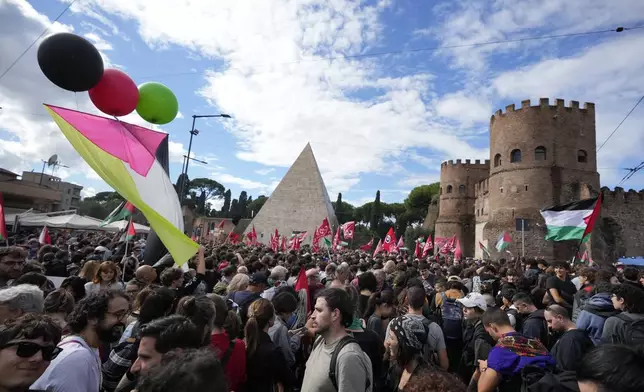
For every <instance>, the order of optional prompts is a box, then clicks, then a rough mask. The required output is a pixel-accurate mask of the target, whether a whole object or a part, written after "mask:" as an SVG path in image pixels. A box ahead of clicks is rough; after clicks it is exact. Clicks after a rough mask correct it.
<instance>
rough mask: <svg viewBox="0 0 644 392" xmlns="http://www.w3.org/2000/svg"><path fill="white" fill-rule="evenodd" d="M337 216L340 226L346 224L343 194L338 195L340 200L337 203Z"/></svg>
mask: <svg viewBox="0 0 644 392" xmlns="http://www.w3.org/2000/svg"><path fill="white" fill-rule="evenodd" d="M335 216H336V217H337V218H338V222H340V224H342V223H344V219H343V213H342V193H338V200H336V201H335Z"/></svg>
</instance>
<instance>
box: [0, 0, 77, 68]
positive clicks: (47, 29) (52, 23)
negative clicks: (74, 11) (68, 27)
mask: <svg viewBox="0 0 644 392" xmlns="http://www.w3.org/2000/svg"><path fill="white" fill-rule="evenodd" d="M75 2H76V0H72V1H71V2H70V3H69V5H68V6H67V8H65V9H64V10H63V12H61V13H60V14H59V15H58V16H57V17H56V19H54V21H53V22H51V24H50V25H49V26H47V28H46V29H45V31H43V32H42V33H41V34H40V35H39V36H38V37H36V39H35V40H34V42H32V43H31V44H30V45H29V46H27V49H25V50H24V51H23V52H22V53H20V56H18V58H17V59H15V60H14V62H13V63H11V65H10V66H9V68H7V69H5V70H4V72H2V75H0V80H2V78H4V76H5V75H6V74H8V73H9V71H11V70H12V69H13V67H14V66H15V65H16V64H18V61H20V59H22V58H23V57H24V56H25V54H27V52H28V51H29V49H31V48H32V47H33V46H34V45H35V44H36V42H38V40H39V39H41V38H42V37H43V35H45V34H47V32H48V31H49V29H51V26H53V25H54V23H56V22H58V19H60V18H61V17H62V16H63V15H64V14H65V12H67V10H69V9H70V8H71V6H72V5H74V3H75Z"/></svg>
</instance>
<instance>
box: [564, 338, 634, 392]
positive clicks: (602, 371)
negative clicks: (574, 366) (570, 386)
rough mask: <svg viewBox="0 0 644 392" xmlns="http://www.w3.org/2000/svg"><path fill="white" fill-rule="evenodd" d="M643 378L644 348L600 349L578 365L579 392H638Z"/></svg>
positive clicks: (607, 346) (607, 345) (612, 346)
mask: <svg viewBox="0 0 644 392" xmlns="http://www.w3.org/2000/svg"><path fill="white" fill-rule="evenodd" d="M643 374H644V347H643V346H625V345H612V344H605V345H600V346H598V347H596V348H595V349H593V350H592V351H591V352H589V353H588V354H587V355H586V356H584V359H583V360H582V362H581V364H580V365H579V370H578V371H577V380H578V382H579V392H600V391H607V392H608V391H615V392H617V391H619V392H641V391H644V377H642V375H643Z"/></svg>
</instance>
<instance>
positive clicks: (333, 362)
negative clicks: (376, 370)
mask: <svg viewBox="0 0 644 392" xmlns="http://www.w3.org/2000/svg"><path fill="white" fill-rule="evenodd" d="M319 340H320V341H321V340H322V339H319ZM315 343H317V341H316V342H315ZM315 343H314V346H315ZM351 343H355V344H358V341H356V340H355V339H354V338H353V336H351V335H347V336H345V337H343V338H342V339H340V341H339V342H338V345H337V346H336V347H335V350H333V355H332V356H331V363H330V364H329V378H330V379H331V384H333V388H335V390H336V391H337V390H338V378H337V374H336V372H335V368H336V367H337V365H338V355H340V352H341V351H342V349H343V348H344V346H346V345H347V344H351ZM370 386H371V380H369V379H368V378H367V384H366V387H367V389H369V387H370Z"/></svg>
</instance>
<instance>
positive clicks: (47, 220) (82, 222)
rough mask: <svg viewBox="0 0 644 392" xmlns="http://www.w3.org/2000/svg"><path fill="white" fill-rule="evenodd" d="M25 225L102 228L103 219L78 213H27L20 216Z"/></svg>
mask: <svg viewBox="0 0 644 392" xmlns="http://www.w3.org/2000/svg"><path fill="white" fill-rule="evenodd" d="M18 220H19V222H20V225H21V226H25V227H42V226H45V225H47V227H56V228H60V229H80V230H102V228H101V227H100V224H101V221H100V220H98V219H95V218H90V217H88V216H82V215H78V214H69V215H58V216H47V215H45V214H38V215H27V216H21V217H19V218H18Z"/></svg>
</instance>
